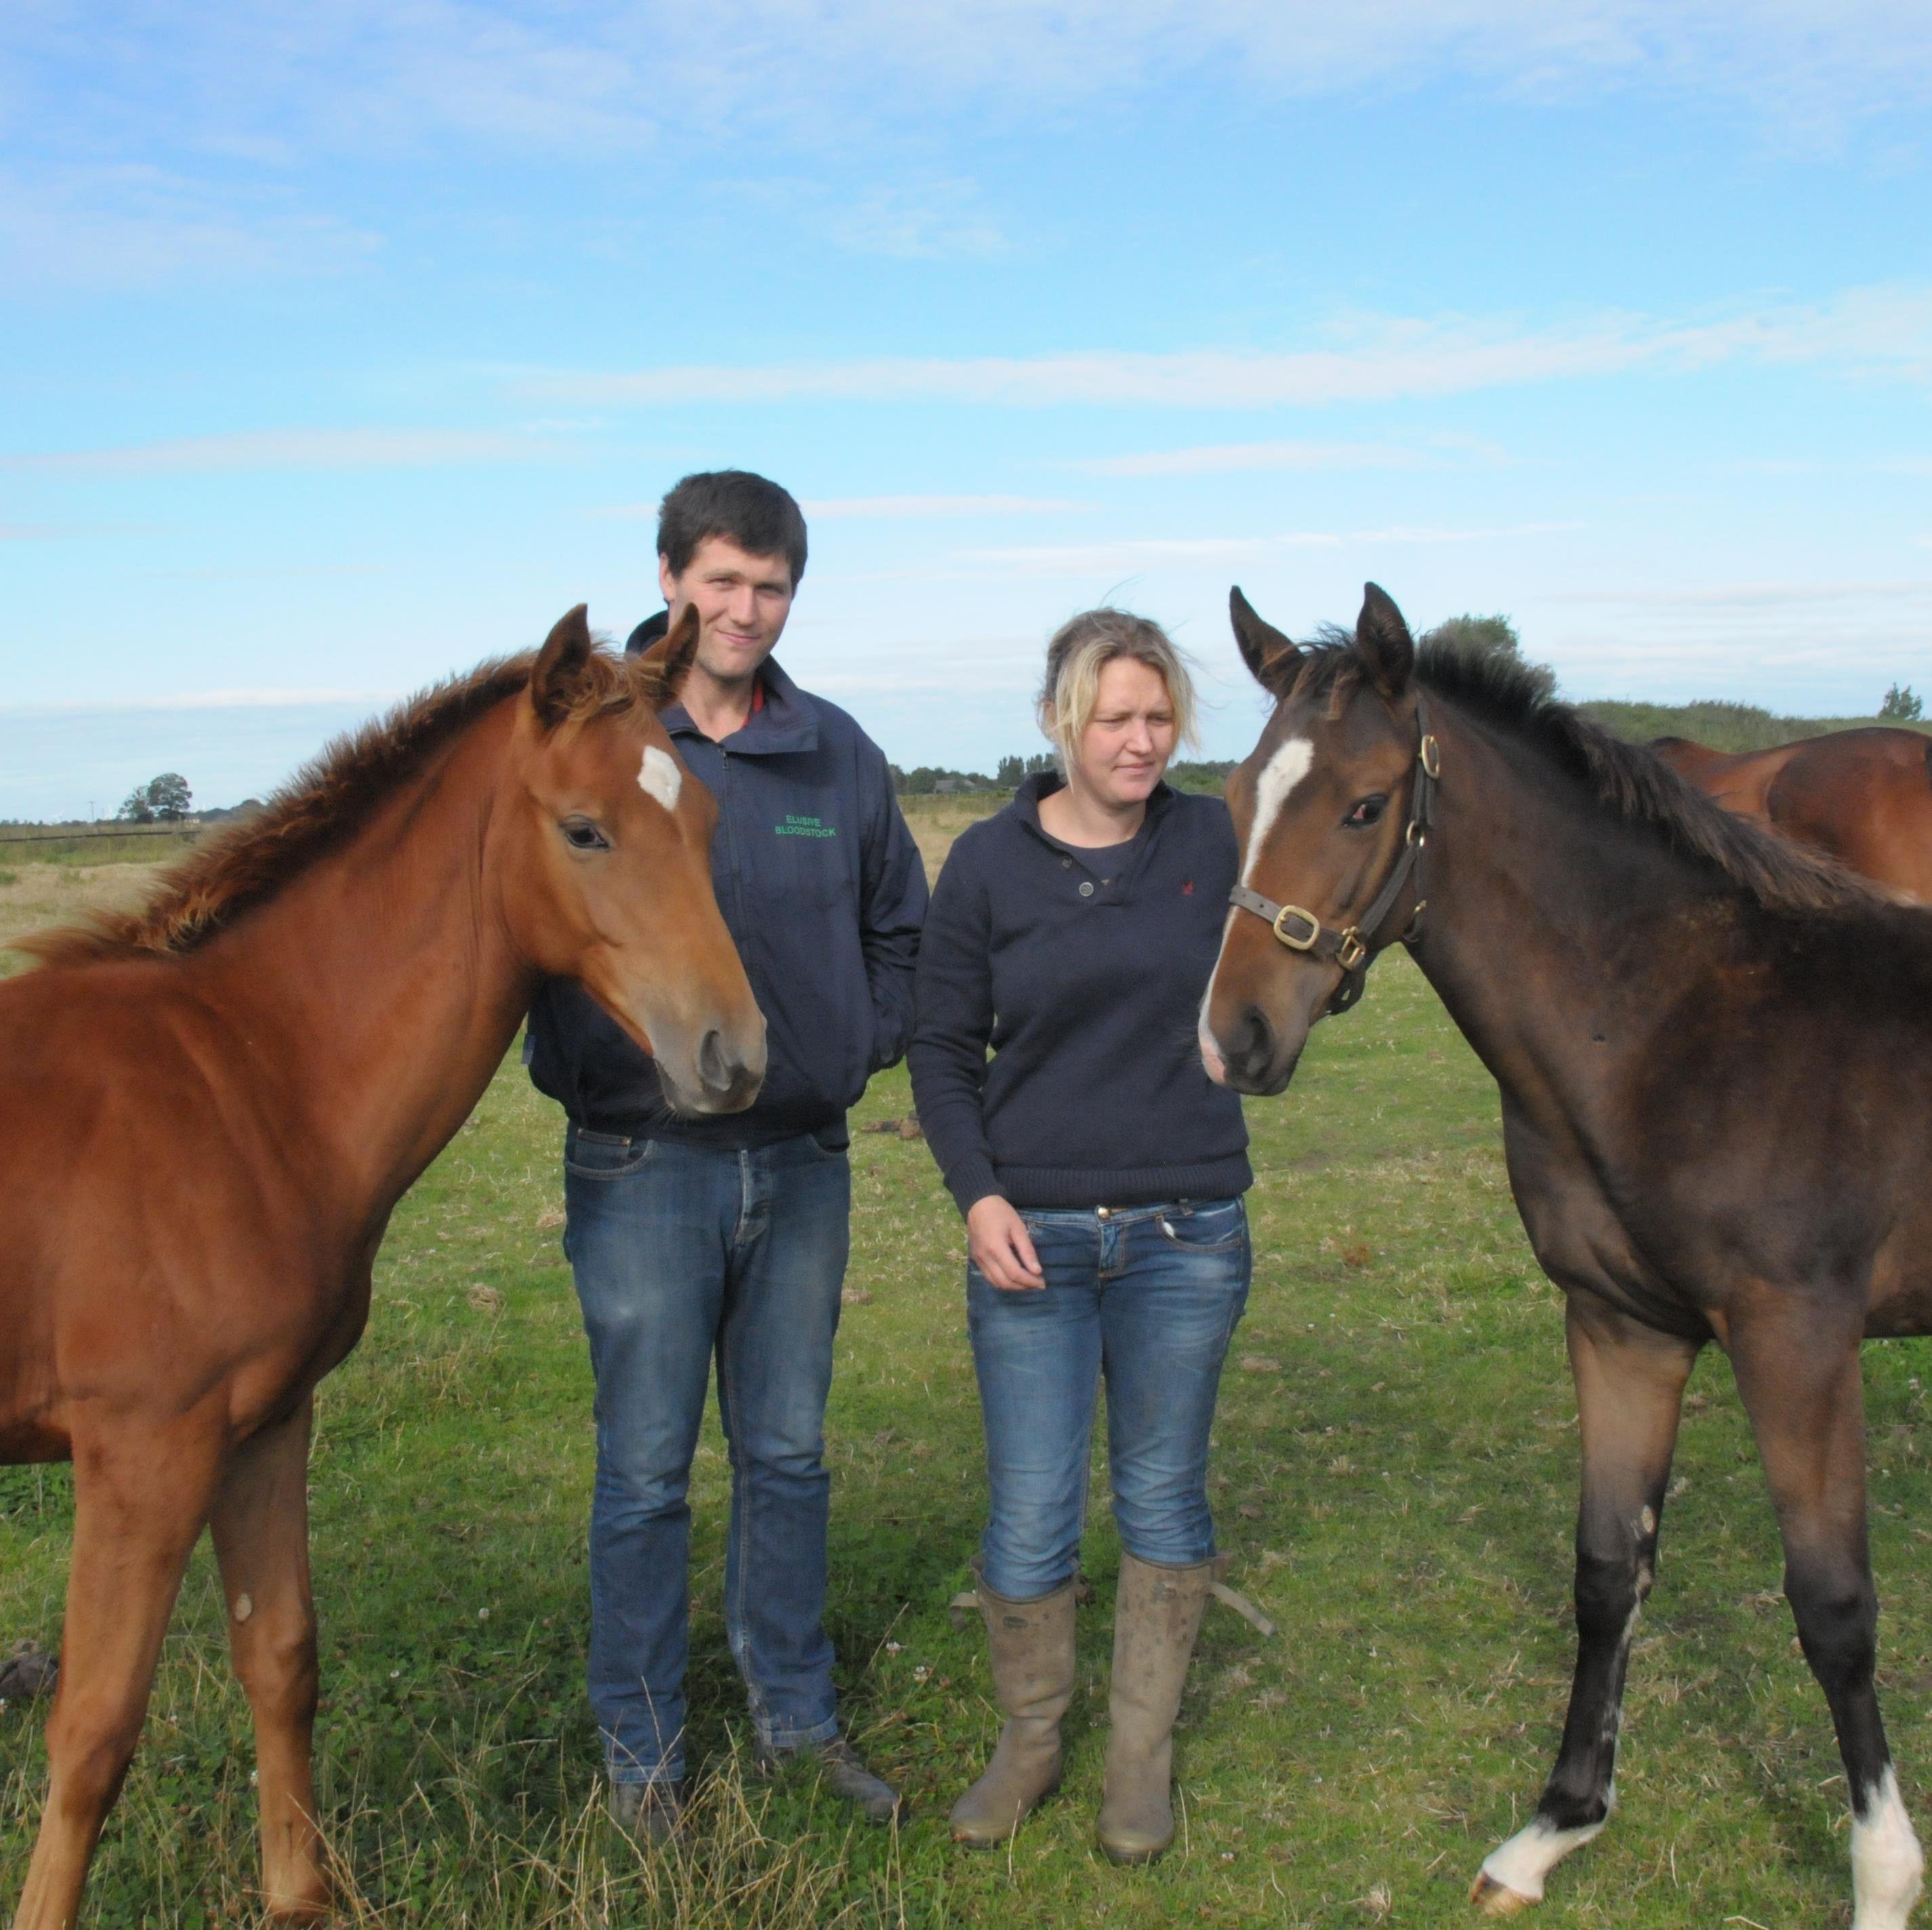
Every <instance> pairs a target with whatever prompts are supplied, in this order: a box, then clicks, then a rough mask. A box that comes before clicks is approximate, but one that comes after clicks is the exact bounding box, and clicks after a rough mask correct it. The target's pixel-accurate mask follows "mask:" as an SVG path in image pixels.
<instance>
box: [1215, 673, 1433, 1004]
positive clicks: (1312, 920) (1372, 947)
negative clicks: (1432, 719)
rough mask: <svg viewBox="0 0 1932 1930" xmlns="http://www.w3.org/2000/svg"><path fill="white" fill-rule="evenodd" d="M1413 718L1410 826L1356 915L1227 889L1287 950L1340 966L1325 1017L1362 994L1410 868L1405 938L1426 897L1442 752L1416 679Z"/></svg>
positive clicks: (1241, 887) (1231, 901)
mask: <svg viewBox="0 0 1932 1930" xmlns="http://www.w3.org/2000/svg"><path fill="white" fill-rule="evenodd" d="M1415 722H1416V728H1417V730H1418V732H1419V733H1420V738H1419V740H1418V743H1417V745H1416V747H1415V788H1414V791H1413V792H1412V795H1411V797H1410V799H1409V829H1408V830H1406V832H1405V833H1403V841H1402V850H1401V851H1400V853H1399V854H1397V858H1396V861H1395V863H1394V865H1393V866H1391V868H1390V871H1389V875H1388V877H1387V878H1385V879H1384V880H1383V881H1382V889H1381V890H1379V892H1377V893H1376V895H1375V899H1374V901H1373V903H1371V904H1370V906H1369V908H1368V909H1367V911H1364V913H1363V914H1362V915H1361V917H1359V918H1358V919H1357V920H1355V923H1353V924H1352V925H1349V926H1345V927H1344V928H1343V929H1342V930H1340V931H1339V932H1338V931H1337V930H1335V929H1334V927H1333V926H1328V925H1325V924H1323V923H1322V920H1320V919H1319V918H1318V917H1316V915H1315V914H1314V913H1313V912H1312V911H1304V910H1303V909H1302V908H1301V906H1300V905H1277V903H1276V902H1274V899H1271V898H1264V897H1263V896H1262V895H1261V893H1259V891H1250V890H1249V889H1248V887H1247V886H1246V885H1245V884H1238V885H1236V886H1235V888H1234V890H1232V891H1231V892H1229V894H1228V902H1229V904H1230V905H1235V906H1237V907H1238V908H1240V909H1241V910H1242V911H1252V912H1253V913H1254V914H1255V915H1256V917H1259V918H1265V919H1266V920H1268V923H1269V924H1270V926H1272V927H1273V928H1274V935H1275V936H1276V937H1277V938H1279V939H1280V941H1281V942H1282V943H1283V944H1284V945H1286V947H1288V949H1289V950H1290V951H1292V952H1302V953H1306V954H1307V956H1309V957H1310V958H1312V959H1317V960H1319V961H1320V962H1322V964H1324V965H1327V964H1330V963H1333V964H1335V965H1340V967H1341V968H1342V982H1341V983H1340V985H1338V986H1336V988H1335V992H1334V997H1333V998H1331V999H1330V1000H1329V1001H1328V1004H1326V1005H1325V1006H1324V1007H1322V1016H1324V1017H1326V1016H1328V1014H1329V1013H1331V1012H1346V1011H1347V1010H1348V1009H1349V1007H1350V1006H1352V1005H1353V1004H1355V1002H1356V1001H1357V1000H1358V999H1359V998H1361V995H1362V991H1363V988H1364V986H1365V985H1366V984H1367V980H1368V974H1369V967H1370V965H1371V964H1373V962H1374V959H1375V953H1376V950H1378V949H1379V947H1377V945H1376V933H1377V932H1379V930H1380V929H1382V921H1383V920H1385V918H1387V917H1388V914H1389V913H1390V912H1391V911H1392V910H1393V909H1394V905H1395V901H1396V899H1397V897H1398V896H1400V894H1401V892H1402V888H1403V886H1404V885H1405V884H1407V883H1408V882H1409V876H1410V874H1411V873H1413V874H1414V875H1415V910H1414V911H1412V912H1411V913H1410V914H1409V925H1408V927H1407V929H1406V930H1405V931H1403V932H1402V934H1401V936H1402V937H1403V938H1404V939H1408V938H1412V937H1413V936H1414V935H1415V927H1416V923H1417V920H1419V919H1420V918H1421V916H1422V913H1423V908H1424V906H1425V905H1427V902H1428V900H1427V899H1425V898H1424V896H1423V895H1422V859H1423V853H1424V851H1425V849H1426V848H1427V845H1428V843H1429V829H1430V824H1432V823H1433V821H1434V818H1435V815H1436V779H1438V778H1439V776H1441V775H1442V747H1441V746H1440V745H1439V744H1438V743H1437V742H1436V738H1435V737H1434V735H1433V733H1432V732H1431V731H1430V728H1429V709H1428V704H1427V700H1426V699H1425V698H1424V696H1423V694H1422V689H1421V686H1420V685H1419V684H1418V686H1416V692H1415Z"/></svg>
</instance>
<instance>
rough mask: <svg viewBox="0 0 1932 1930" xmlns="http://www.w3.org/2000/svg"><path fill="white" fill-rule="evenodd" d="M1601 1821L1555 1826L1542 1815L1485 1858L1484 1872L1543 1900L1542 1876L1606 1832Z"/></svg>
mask: <svg viewBox="0 0 1932 1930" xmlns="http://www.w3.org/2000/svg"><path fill="white" fill-rule="evenodd" d="M1603 1828H1604V1826H1603V1825H1602V1824H1601V1823H1585V1824H1584V1825H1583V1827H1582V1828H1581V1829H1552V1828H1551V1827H1550V1825H1549V1824H1548V1823H1546V1822H1545V1821H1544V1820H1543V1818H1542V1817H1540V1816H1539V1817H1536V1818H1535V1820H1533V1821H1532V1823H1530V1825H1529V1827H1528V1828H1527V1829H1519V1830H1518V1831H1517V1832H1516V1834H1515V1835H1514V1836H1512V1837H1511V1838H1510V1839H1509V1841H1508V1842H1507V1843H1505V1844H1503V1846H1502V1847H1501V1848H1500V1849H1497V1850H1491V1851H1490V1853H1489V1855H1488V1856H1487V1857H1485V1858H1484V1862H1483V1874H1484V1875H1485V1876H1486V1877H1488V1878H1489V1880H1490V1882H1492V1883H1501V1884H1502V1886H1503V1887H1504V1889H1513V1890H1514V1891H1515V1892H1516V1893H1517V1895H1518V1896H1520V1897H1523V1898H1525V1899H1526V1900H1527V1901H1529V1902H1531V1903H1541V1901H1543V1879H1544V1877H1547V1875H1548V1874H1550V1871H1552V1870H1553V1869H1554V1868H1556V1865H1558V1864H1559V1863H1560V1862H1562V1860H1563V1859H1564V1858H1565V1856H1568V1855H1569V1853H1570V1852H1571V1850H1580V1849H1581V1848H1582V1847H1583V1845H1584V1844H1586V1843H1587V1842H1589V1841H1591V1839H1592V1838H1593V1837H1596V1836H1598V1835H1601V1834H1602V1833H1603Z"/></svg>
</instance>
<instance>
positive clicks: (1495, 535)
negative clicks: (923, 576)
mask: <svg viewBox="0 0 1932 1930" xmlns="http://www.w3.org/2000/svg"><path fill="white" fill-rule="evenodd" d="M1580 527H1582V526H1581V525H1580V524H1576V523H1523V524H1517V525H1515V526H1514V527H1511V528H1507V529H1493V530H1440V529H1424V528H1403V527H1397V528H1393V529H1386V530H1294V531H1290V532H1288V533H1283V534H1281V535H1278V536H1148V537H1142V538H1138V539H1136V538H1130V539H1127V540H1126V541H1124V542H1113V543H1088V544H1039V545H1026V546H1023V547H1020V548H1009V549H986V550H968V551H966V552H965V559H966V560H968V561H969V562H971V563H996V564H998V565H1000V566H1002V567H1003V568H1006V569H1014V570H1018V571H1020V572H1023V573H1025V574H1028V575H1055V576H1058V575H1091V574H1095V573H1098V574H1100V575H1108V574H1110V573H1128V572H1139V571H1141V570H1145V569H1205V568H1208V567H1209V566H1216V567H1219V566H1223V565H1238V564H1241V563H1253V562H1256V561H1257V560H1260V559H1262V558H1264V557H1271V556H1275V555H1279V554H1282V553H1283V552H1285V551H1292V550H1301V549H1339V548H1343V547H1344V546H1345V545H1360V544H1372V543H1373V544H1385V543H1484V542H1509V541H1512V540H1514V539H1518V538H1520V537H1524V536H1549V535H1553V534H1555V533H1559V532H1562V531H1567V530H1575V529H1578V528H1580Z"/></svg>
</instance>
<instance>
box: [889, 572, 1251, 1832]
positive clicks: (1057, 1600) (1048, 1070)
mask: <svg viewBox="0 0 1932 1930" xmlns="http://www.w3.org/2000/svg"><path fill="white" fill-rule="evenodd" d="M1193 709H1194V694H1193V686H1191V684H1190V682H1189V680H1188V677H1187V671H1186V670H1185V668H1184V666H1183V665H1182V663H1181V659H1180V657H1179V655H1178V653H1177V652H1176V651H1175V647H1174V646H1173V644H1172V643H1170V642H1169V640H1168V638H1167V637H1166V635H1165V634H1164V633H1163V631H1162V630H1161V629H1160V627H1159V626H1157V624H1154V623H1150V622H1148V620H1146V619H1145V618H1143V617H1133V616H1130V615H1128V614H1126V613H1125V612H1124V611H1118V610H1091V611H1087V612H1086V613H1085V614H1084V615H1082V616H1079V617H1075V618H1073V620H1072V621H1071V622H1070V623H1067V624H1066V625H1065V626H1064V627H1063V628H1062V629H1061V631H1060V632H1059V633H1058V635H1056V636H1055V638H1054V639H1053V641H1052V643H1051V644H1049V646H1048V648H1047V656H1046V681H1045V683H1044V686H1043V689H1042V691H1041V694H1040V723H1041V727H1042V728H1043V729H1044V730H1045V731H1046V734H1047V735H1048V736H1049V737H1050V738H1052V740H1053V743H1054V746H1055V750H1056V752H1058V762H1059V765H1060V770H1059V772H1058V773H1057V774H1053V775H1047V776H1036V777H1031V778H1029V779H1027V780H1026V782H1025V783H1024V784H1023V785H1021V787H1020V788H1019V791H1018V792H1017V793H1016V795H1015V797H1014V799H1013V803H1011V804H1010V805H1009V806H1007V809H1005V810H1004V811H1002V812H999V813H998V815H996V816H995V817H993V818H989V819H987V820H986V821H984V822H983V823H981V824H976V825H974V826H973V827H971V829H969V830H966V831H965V832H963V833H962V834H961V836H960V837H959V842H957V843H956V845H954V846H953V854H952V856H951V857H950V858H949V859H948V860H947V864H946V868H945V870H944V872H942V873H941V877H940V881H939V884H938V888H937V890H935V893H934V894H933V899H932V910H931V911H930V913H929V916H928V917H927V920H926V932H925V935H924V937H923V938H922V941H921V943H920V950H919V1016H918V1022H917V1025H916V1030H915V1032H914V1035H913V1043H912V1047H911V1049H910V1053H909V1055H908V1057H909V1059H910V1064H911V1068H912V1079H913V1094H914V1096H915V1097H916V1101H917V1103H918V1106H919V1120H920V1123H921V1124H922V1125H923V1126H924V1127H925V1129H926V1138H927V1139H928V1141H929V1142H930V1144H931V1145H932V1150H933V1154H934V1156H935V1158H937V1159H938V1161H939V1163H940V1166H941V1169H943V1171H944V1173H945V1175H946V1181H947V1186H948V1187H950V1190H951V1191H952V1193H953V1198H954V1199H955V1200H956V1201H957V1202H958V1203H959V1210H960V1211H961V1212H962V1213H963V1214H965V1217H966V1227H967V1247H968V1256H969V1264H968V1268H967V1273H966V1295H967V1313H968V1325H969V1327H970V1329H971V1335H972V1341H973V1358H974V1365H975V1367H977V1370H978V1373H979V1378H980V1401H981V1405H982V1406H983V1409H984V1412H985V1416H986V1457H987V1474H988V1483H989V1487H990V1489H991V1492H992V1511H991V1517H990V1519H989V1521H988V1523H987V1526H986V1535H985V1538H984V1540H983V1541H982V1543H981V1546H980V1559H979V1560H978V1562H977V1563H976V1564H975V1566H976V1568H977V1570H978V1571H979V1575H980V1584H981V1585H980V1604H981V1607H982V1609H983V1612H984V1614H985V1617H986V1629H987V1634H988V1638H989V1642H990V1643H991V1646H992V1673H993V1682H994V1688H995V1693H996V1694H997V1696H998V1700H999V1703H1000V1706H1001V1710H1002V1712H1003V1713H1004V1715H1005V1716H1006V1718H1007V1723H1006V1727H1005V1729H1004V1732H1003V1733H1002V1734H1001V1738H1000V1743H999V1747H998V1749H997V1750H996V1751H995V1754H994V1756H993V1759H992V1762H991V1763H989V1765H988V1766H987V1769H986V1773H985V1774H984V1775H982V1776H981V1777H980V1779H979V1781H977V1782H976V1783H975V1784H974V1785H973V1787H971V1789H970V1790H968V1791H967V1792H966V1793H965V1796H962V1798H961V1799H960V1800H959V1803H958V1804H957V1805H956V1807H955V1808H954V1809H953V1834H954V1835H955V1836H956V1837H957V1838H959V1840H960V1841H962V1842H966V1843H972V1844H983V1845H984V1844H995V1843H998V1842H1000V1841H1004V1839H1005V1838H1007V1836H1008V1835H1010V1833H1011V1832H1012V1831H1013V1829H1014V1827H1015V1826H1016V1825H1017V1824H1018V1823H1019V1820H1020V1819H1021V1818H1022V1817H1023V1816H1025V1814H1026V1813H1027V1812H1028V1811H1029V1810H1030V1809H1031V1808H1033V1807H1034V1805H1035V1804H1036V1803H1037V1802H1039V1801H1040V1799H1041V1798H1042V1797H1043V1796H1046V1794H1047V1793H1049V1790H1052V1787H1053V1786H1054V1784H1055V1782H1056V1781H1057V1780H1058V1776H1059V1773H1060V1764H1061V1749H1060V1727H1059V1724H1060V1718H1061V1713H1062V1712H1064V1709H1065V1708H1066V1706H1067V1700H1068V1697H1070V1695H1071V1694H1072V1693H1073V1601H1074V1589H1075V1586H1076V1578H1077V1574H1078V1569H1079V1551H1080V1534H1081V1529H1082V1523H1083V1517H1084V1515H1085V1505H1086V1480H1087V1468H1088V1456H1089V1445H1090V1439H1091V1433H1092V1430H1093V1418H1094V1394H1095V1391H1096V1386H1097V1381H1098V1380H1099V1379H1100V1376H1103V1375H1104V1376H1105V1377H1106V1383H1107V1426H1108V1444H1109V1459H1110V1464H1111V1469H1112V1483H1113V1492H1114V1517H1115V1522H1116V1523H1117V1524H1118V1527H1119V1529H1120V1535H1121V1545H1122V1549H1123V1553H1122V1555H1121V1580H1120V1589H1119V1594H1118V1599H1117V1601H1116V1605H1115V1624H1114V1671H1113V1688H1112V1698H1111V1703H1110V1713H1111V1718H1112V1732H1111V1734H1110V1736H1109V1742H1108V1747H1107V1770H1106V1796H1105V1799H1104V1802H1103V1805H1102V1808H1101V1811H1100V1842H1101V1845H1102V1847H1103V1849H1105V1850H1106V1852H1107V1853H1108V1855H1109V1856H1111V1857H1112V1859H1114V1860H1115V1862H1144V1861H1145V1860H1147V1859H1148V1858H1150V1857H1153V1856H1158V1855H1159V1854H1160V1852H1161V1851H1162V1850H1164V1849H1165V1848H1166V1847H1167V1845H1168V1844H1169V1842H1171V1841H1172V1840H1173V1836H1174V1817H1173V1811H1172V1805H1171V1802H1170V1799H1169V1764H1170V1760H1171V1755H1172V1730H1173V1726H1174V1718H1175V1711H1176V1710H1177V1709H1178V1707H1179V1706H1180V1701H1181V1684H1182V1682H1183V1680H1184V1678H1185V1676H1186V1675H1187V1664H1188V1661H1189V1659H1190V1656H1191V1655H1192V1654H1193V1647H1194V1640H1195V1637H1196V1633H1197V1632H1198V1631H1199V1628H1200V1625H1201V1617H1202V1611H1203V1610H1204V1608H1205V1606H1206V1604H1207V1601H1208V1595H1209V1593H1210V1592H1211V1590H1212V1589H1213V1588H1214V1585H1215V1583H1216V1581H1217V1578H1218V1575H1219V1572H1220V1568H1219V1565H1218V1563H1217V1559H1216V1556H1215V1550H1214V1522H1213V1520H1212V1519H1211V1517H1210V1515H1209V1514H1208V1493H1207V1458H1208V1430H1209V1427H1210V1426H1211V1423H1212V1421H1213V1419H1214V1399H1215V1394H1216V1391H1217V1388H1218V1387H1219V1385H1220V1374H1221V1364H1222V1361H1223V1358H1224V1357H1225V1356H1226V1352H1227V1349H1228V1342H1229V1337H1231V1336H1232V1334H1233V1332H1234V1330H1235V1322H1237V1321H1238V1319H1240V1318H1241V1310H1242V1308H1243V1307H1244V1304H1246V1301H1247V1291H1248V1278H1249V1271H1250V1262H1249V1253H1248V1232H1247V1215H1246V1212H1245V1210H1244V1207H1243V1205H1242V1202H1241V1195H1242V1194H1243V1193H1244V1192H1245V1191H1246V1190H1247V1187H1249V1185H1250V1184H1251V1183H1252V1181H1253V1175H1252V1173H1251V1172H1250V1170H1249V1167H1248V1160H1247V1131H1246V1129H1245V1128H1244V1125H1243V1124H1242V1119H1241V1103H1240V1101H1239V1100H1238V1099H1237V1098H1236V1097H1235V1095H1234V1094H1232V1093H1231V1092H1229V1091H1225V1090H1224V1089H1223V1088H1220V1087H1219V1086H1217V1085H1213V1084H1211V1082H1209V1080H1208V1076H1207V1074H1206V1073H1205V1072H1204V1071H1203V1070H1202V1067H1201V1061H1200V1058H1199V1049H1198V1048H1197V1046H1196V1043H1195V1028H1196V1016H1197V1013H1198V1010H1199V1005H1200V1002H1201V996H1202V992H1203V991H1204V990H1205V988H1206V986H1207V983H1208V977H1209V976H1210V974H1211V972H1212V971H1213V969H1214V959H1215V955H1216V953H1217V950H1218V949H1219V947H1220V936H1221V929H1222V926H1223V923H1224V921H1225V920H1226V916H1227V906H1228V893H1229V889H1230V888H1231V887H1232V885H1233V884H1234V883H1235V864H1236V852H1235V839H1234V833H1233V830H1232V827H1231V826H1230V824H1229V819H1228V814H1227V810H1226V806H1223V803H1221V801H1220V799H1218V798H1209V797H1190V796H1187V795H1184V794H1181V793H1179V792H1177V791H1172V790H1171V789H1169V787H1168V786H1167V785H1166V784H1164V783H1163V782H1162V778H1163V773H1165V772H1166V769H1167V764H1168V760H1169V758H1170V757H1171V756H1172V755H1173V752H1174V749H1175V744H1176V743H1177V741H1179V740H1186V739H1188V738H1190V737H1191V736H1192V728H1191V726H1192V722H1193ZM989 1044H990V1045H991V1046H992V1049H993V1056H992V1059H991V1061H989V1059H988V1058H987V1055H986V1049H987V1047H988V1046H989Z"/></svg>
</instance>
